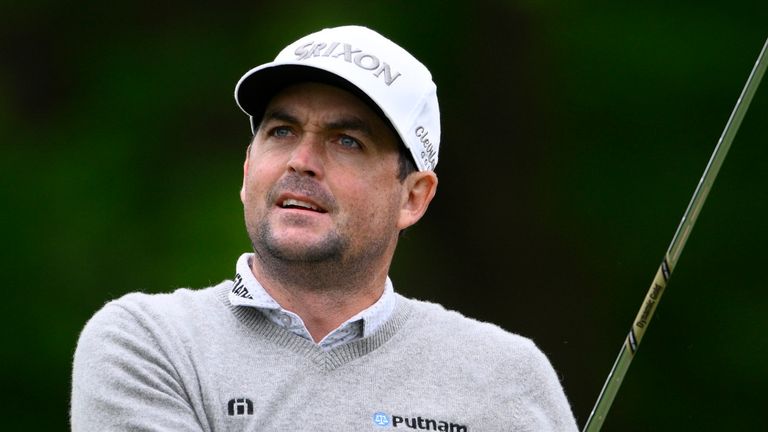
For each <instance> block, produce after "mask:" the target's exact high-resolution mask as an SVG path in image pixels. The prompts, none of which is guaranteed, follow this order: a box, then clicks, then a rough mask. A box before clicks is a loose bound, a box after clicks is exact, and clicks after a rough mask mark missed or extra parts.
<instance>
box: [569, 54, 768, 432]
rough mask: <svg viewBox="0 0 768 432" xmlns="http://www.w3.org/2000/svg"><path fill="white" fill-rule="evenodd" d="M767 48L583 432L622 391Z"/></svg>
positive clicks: (591, 430) (595, 425) (598, 422)
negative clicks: (629, 369) (622, 384)
mask: <svg viewBox="0 0 768 432" xmlns="http://www.w3.org/2000/svg"><path fill="white" fill-rule="evenodd" d="M766 47H768V40H766V41H765V44H764V45H763V48H762V50H761V51H760V55H759V56H758V57H757V61H756V62H755V66H754V67H753V68H752V72H751V73H750V74H749V78H747V83H746V84H745V85H744V89H743V90H742V91H741V95H740V96H739V99H738V101H736V106H735V107H734V108H733V112H731V116H730V118H729V119H728V123H726V125H725V129H723V133H722V135H721V136H720V140H718V142H717V146H716V147H715V151H714V152H713V153H712V156H711V157H710V159H709V163H708V164H707V167H706V169H705V170H704V174H703V175H702V176H701V179H700V180H699V184H698V185H697V186H696V191H695V192H694V193H693V197H692V198H691V202H690V203H689V204H688V208H687V209H686V210H685V214H683V219H682V220H681V221H680V224H679V225H678V227H677V231H675V236H674V237H673V238H672V243H671V244H670V245H669V248H668V249H667V252H666V253H665V254H664V259H663V260H662V262H661V265H660V266H659V269H658V270H657V271H656V276H655V277H654V278H653V283H651V287H650V289H649V290H648V293H647V294H646V295H645V299H644V300H643V304H642V305H641V306H640V311H639V312H638V313H637V317H636V318H635V321H634V323H633V325H632V327H631V328H630V330H629V334H628V335H627V338H626V339H625V340H624V345H623V346H622V347H621V351H620V352H619V355H618V357H617V358H616V361H615V362H614V364H613V368H611V372H610V373H609V374H608V378H607V379H606V381H605V384H604V385H603V389H602V391H601V392H600V396H598V398H597V402H596V403H595V407H594V408H593V409H592V413H590V415H589V419H588V420H587V424H586V425H585V426H584V432H597V431H599V430H600V428H601V427H602V425H603V422H604V421H605V417H606V415H607V414H608V410H609V409H610V408H611V404H612V403H613V399H614V398H615V397H616V393H617V392H618V391H619V387H620V386H621V382H622V381H623V380H624V376H625V375H626V373H627V369H628V368H629V365H630V363H631V362H632V358H633V357H634V356H635V352H637V348H638V346H639V345H640V341H641V340H642V339H643V335H644V334H645V330H646V329H647V328H648V324H649V323H650V322H651V318H653V313H654V312H655V311H656V307H657V306H658V304H659V301H660V300H661V295H662V294H664V289H665V288H666V286H667V282H668V281H669V277H670V276H671V275H672V272H673V271H674V269H675V266H676V265H677V260H678V259H679V258H680V253H681V252H682V251H683V247H685V243H686V241H687V240H688V237H689V236H690V234H691V230H692V229H693V225H694V223H696V219H697V218H698V216H699V212H700V211H701V207H702V206H703V205H704V202H705V201H706V199H707V195H709V190H710V189H711V187H712V183H714V181H715V178H716V177H717V173H718V172H719V171H720V166H721V165H722V164H723V160H724V159H725V156H726V154H728V149H729V148H730V147H731V143H732V142H733V137H734V136H735V135H736V132H737V131H738V130H739V126H740V125H741V120H742V119H743V118H744V114H745V113H746V112H747V108H749V103H750V102H751V101H752V96H753V95H754V94H755V91H756V90H757V87H758V85H759V84H760V80H761V79H762V77H763V74H764V73H765V69H766V63H767V62H766V58H765V52H766Z"/></svg>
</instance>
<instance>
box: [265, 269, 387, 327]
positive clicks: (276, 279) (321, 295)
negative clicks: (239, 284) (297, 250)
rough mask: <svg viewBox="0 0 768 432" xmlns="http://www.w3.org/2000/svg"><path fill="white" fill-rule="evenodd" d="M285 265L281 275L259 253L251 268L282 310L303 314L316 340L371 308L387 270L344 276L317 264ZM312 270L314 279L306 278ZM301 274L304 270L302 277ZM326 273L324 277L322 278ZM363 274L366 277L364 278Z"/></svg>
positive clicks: (379, 294)
mask: <svg viewBox="0 0 768 432" xmlns="http://www.w3.org/2000/svg"><path fill="white" fill-rule="evenodd" d="M290 267H293V268H282V269H281V270H282V271H280V272H279V274H278V275H274V274H273V273H274V272H270V271H266V269H265V267H264V266H263V263H262V262H261V261H260V260H259V257H258V255H257V256H255V257H254V260H253V262H252V263H251V270H252V271H253V274H254V276H255V277H256V279H257V280H258V281H259V283H260V284H261V285H262V286H263V287H264V289H265V290H266V291H267V293H269V295H270V296H272V298H274V299H275V301H277V303H278V304H280V306H281V307H282V308H283V309H286V310H289V311H291V312H293V313H295V314H297V315H298V316H300V317H301V319H302V321H304V325H305V326H306V327H307V330H308V331H309V333H310V335H311V336H312V339H313V340H314V341H315V342H319V341H320V340H322V339H323V338H324V337H325V336H326V335H328V333H330V332H331V331H333V330H335V329H336V328H338V327H339V326H340V325H341V324H342V323H344V322H345V321H346V320H348V319H349V318H351V317H353V316H355V315H356V314H358V313H359V312H361V311H362V310H364V309H366V308H368V307H369V306H371V305H372V304H374V303H376V301H377V300H378V299H379V298H380V297H381V295H382V293H383V292H384V287H385V284H386V278H387V270H388V267H386V266H385V268H384V269H383V271H379V272H373V271H372V272H368V273H366V274H355V275H352V276H351V277H349V276H348V277H346V278H345V277H344V274H343V272H336V273H335V274H333V277H332V278H330V277H328V276H330V275H331V274H330V273H327V272H323V271H322V269H320V268H319V267H321V266H318V265H317V264H316V263H314V264H311V268H310V269H307V268H301V265H293V266H290ZM305 272H311V274H312V275H313V276H314V278H309V277H307V276H308V274H306V273H305ZM300 273H305V274H304V275H303V276H302V275H300ZM323 276H325V277H323ZM363 276H364V277H363Z"/></svg>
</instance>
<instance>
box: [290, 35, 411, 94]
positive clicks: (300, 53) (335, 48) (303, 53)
mask: <svg viewBox="0 0 768 432" xmlns="http://www.w3.org/2000/svg"><path fill="white" fill-rule="evenodd" d="M294 54H296V60H306V59H308V58H310V57H330V58H334V59H343V60H344V61H346V62H347V63H352V64H354V65H355V66H357V67H359V68H361V69H365V70H367V71H372V72H373V76H375V77H383V79H384V84H386V85H387V86H390V85H392V83H393V82H395V80H396V79H398V78H399V77H400V75H401V74H400V72H395V73H394V74H393V73H392V67H391V66H390V65H389V64H388V63H387V62H383V61H381V60H379V58H378V57H376V56H375V55H373V54H369V53H366V52H363V50H360V49H356V48H353V47H352V45H350V44H348V43H339V42H331V43H330V44H328V43H325V42H310V43H307V44H304V45H301V46H299V47H298V48H296V51H294Z"/></svg>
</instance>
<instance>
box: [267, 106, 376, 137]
mask: <svg viewBox="0 0 768 432" xmlns="http://www.w3.org/2000/svg"><path fill="white" fill-rule="evenodd" d="M270 120H277V121H282V122H285V123H289V124H299V123H300V121H299V119H298V117H296V116H295V115H293V114H291V113H289V112H288V111H285V110H283V109H280V108H276V109H273V110H271V111H267V113H266V114H264V120H262V124H263V123H266V122H268V121H270ZM323 127H324V128H325V129H330V130H349V131H357V132H361V133H363V134H365V135H368V136H370V137H372V136H374V133H373V128H371V125H370V124H368V123H367V122H366V121H364V120H363V119H361V118H359V117H356V116H353V115H351V116H343V117H339V118H337V119H334V120H330V121H328V122H326V123H324V124H323Z"/></svg>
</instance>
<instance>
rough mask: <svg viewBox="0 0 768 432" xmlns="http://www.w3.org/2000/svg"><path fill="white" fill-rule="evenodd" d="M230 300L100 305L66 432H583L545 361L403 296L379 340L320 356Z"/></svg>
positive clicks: (85, 335)
mask: <svg viewBox="0 0 768 432" xmlns="http://www.w3.org/2000/svg"><path fill="white" fill-rule="evenodd" d="M233 287H234V283H233V282H232V281H225V282H222V283H221V284H219V285H217V286H215V287H211V288H207V289H202V290H195V291H191V290H186V289H180V290H177V291H175V292H174V293H171V294H156V295H146V294H139V293H134V294H129V295H126V296H124V297H122V298H121V299H119V300H116V301H113V302H110V303H108V304H107V305H105V306H104V308H102V309H101V310H100V311H99V312H98V313H96V315H94V317H93V318H92V319H91V320H90V321H89V322H88V324H87V325H86V327H85V329H84V330H83V332H82V334H81V335H80V340H79V342H78V346H77V349H76V352H75V357H74V365H73V374H72V400H71V425H72V430H73V431H75V432H85V431H94V432H96V431H99V432H101V431H175V432H184V431H217V432H221V431H328V432H331V431H333V432H345V431H349V432H352V431H356V432H358V431H382V430H392V431H393V432H394V431H397V430H405V431H408V430H443V431H465V432H468V431H484V432H494V431H576V430H577V428H576V423H575V420H574V418H573V415H572V413H571V410H570V407H569V404H568V401H567V399H566V397H565V395H564V393H563V390H562V387H561V385H560V382H559V381H558V378H557V375H556V374H555V372H554V370H553V369H552V367H551V365H550V364H549V362H548V361H547V359H546V357H545V356H544V355H543V354H542V353H541V351H539V350H538V349H537V348H536V346H535V345H534V344H533V343H532V342H531V341H530V340H528V339H525V338H523V337H520V336H517V335H514V334H511V333H508V332H506V331H504V330H502V329H501V328H499V327H497V326H495V325H492V324H488V323H482V322H479V321H475V320H472V319H470V318H466V317H464V316H462V315H460V314H459V313H456V312H452V311H447V310H445V309H444V308H442V307H441V306H439V305H436V304H432V303H426V302H421V301H417V300H412V299H407V298H404V297H402V296H400V295H398V294H395V308H394V310H393V312H392V314H391V316H390V317H389V319H388V320H387V321H386V322H384V323H383V324H382V325H381V326H380V327H379V328H378V329H377V330H376V331H375V332H373V333H372V334H370V335H368V336H366V337H364V338H362V339H358V340H356V341H353V342H350V343H347V344H344V345H342V346H339V347H336V348H333V349H330V350H328V351H324V350H323V349H321V348H320V347H319V346H317V344H315V343H313V342H311V341H309V340H307V339H305V338H303V337H300V336H297V335H296V334H294V333H291V332H290V331H288V330H286V329H284V328H282V327H280V326H277V325H275V324H274V323H272V322H271V321H269V320H268V319H266V318H265V316H264V314H262V313H260V312H259V311H258V310H256V309H254V308H251V307H242V306H234V305H232V304H231V303H230V302H229V299H228V293H229V292H230V291H232V289H233Z"/></svg>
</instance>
